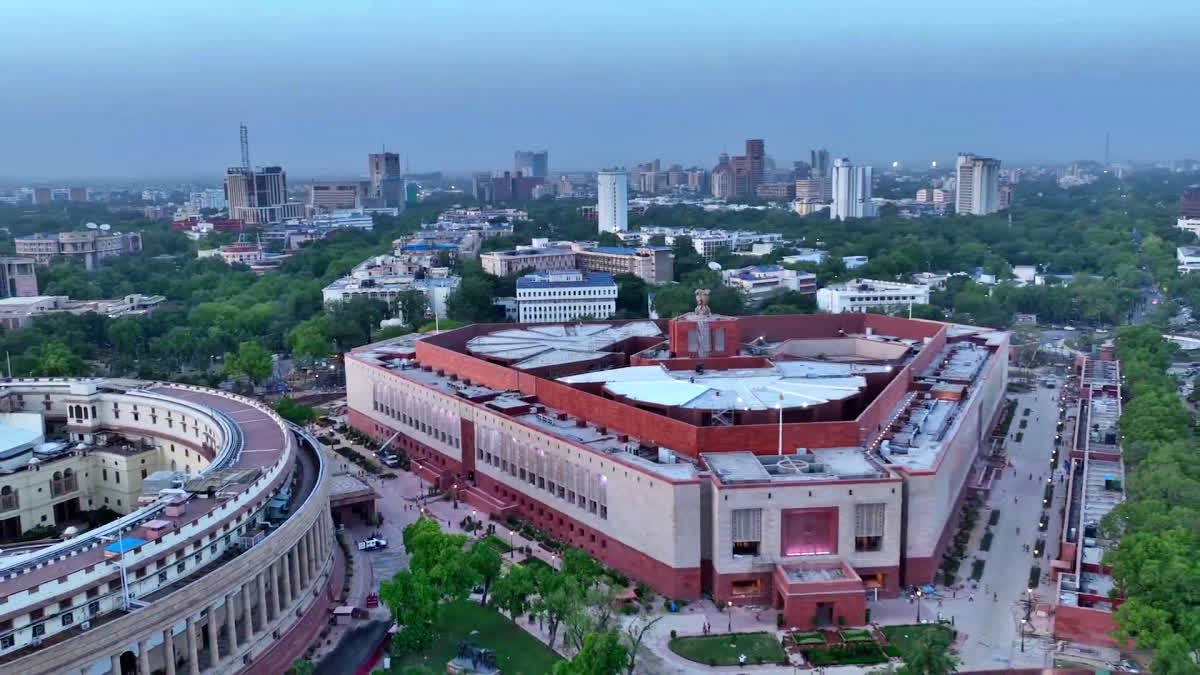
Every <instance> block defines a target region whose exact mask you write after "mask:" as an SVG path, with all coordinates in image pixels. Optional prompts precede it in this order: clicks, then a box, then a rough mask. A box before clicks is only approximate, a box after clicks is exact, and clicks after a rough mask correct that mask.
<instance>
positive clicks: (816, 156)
mask: <svg viewBox="0 0 1200 675" xmlns="http://www.w3.org/2000/svg"><path fill="white" fill-rule="evenodd" d="M810 159H811V160H812V161H810V162H809V165H810V167H811V168H810V169H809V172H810V173H809V175H810V176H811V177H813V178H820V177H822V176H825V177H828V176H829V167H830V164H829V151H828V150H826V149H825V148H821V149H820V150H813V151H812V152H811V153H810Z"/></svg>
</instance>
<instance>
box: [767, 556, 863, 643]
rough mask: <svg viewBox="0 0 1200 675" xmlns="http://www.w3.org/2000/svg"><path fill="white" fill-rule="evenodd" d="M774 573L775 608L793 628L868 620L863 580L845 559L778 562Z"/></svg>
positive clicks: (855, 622) (852, 624) (861, 622)
mask: <svg viewBox="0 0 1200 675" xmlns="http://www.w3.org/2000/svg"><path fill="white" fill-rule="evenodd" d="M774 577H775V578H774V582H775V590H776V593H775V608H776V609H778V610H780V611H781V612H782V613H783V621H784V625H785V626H787V627H789V628H802V629H807V628H812V627H813V626H832V625H841V626H862V625H864V624H866V622H867V616H866V610H867V600H866V595H865V592H864V586H863V580H862V579H861V578H860V577H859V576H858V574H857V573H855V571H854V569H853V568H852V567H850V565H848V564H846V563H844V562H840V561H834V562H823V563H812V564H802V565H776V566H775V575H774Z"/></svg>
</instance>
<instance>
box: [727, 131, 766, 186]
mask: <svg viewBox="0 0 1200 675" xmlns="http://www.w3.org/2000/svg"><path fill="white" fill-rule="evenodd" d="M729 166H730V168H731V169H732V170H733V198H734V199H753V198H754V197H755V194H756V191H757V190H758V186H759V185H761V184H762V182H763V168H764V167H765V166H766V146H765V144H764V143H763V141H762V139H761V138H751V139H748V140H747V141H746V154H744V155H738V156H737V157H734V158H733V159H732V160H730V162H729Z"/></svg>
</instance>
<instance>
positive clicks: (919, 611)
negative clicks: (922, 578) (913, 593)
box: [917, 588, 925, 623]
mask: <svg viewBox="0 0 1200 675" xmlns="http://www.w3.org/2000/svg"><path fill="white" fill-rule="evenodd" d="M923 595H925V594H924V593H922V592H921V589H919V588H918V589H917V623H921V596H923Z"/></svg>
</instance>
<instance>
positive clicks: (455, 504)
mask: <svg viewBox="0 0 1200 675" xmlns="http://www.w3.org/2000/svg"><path fill="white" fill-rule="evenodd" d="M450 489H451V490H453V493H452V494H453V495H454V508H455V509H457V508H458V483H455V484H454V485H452V486H450Z"/></svg>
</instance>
